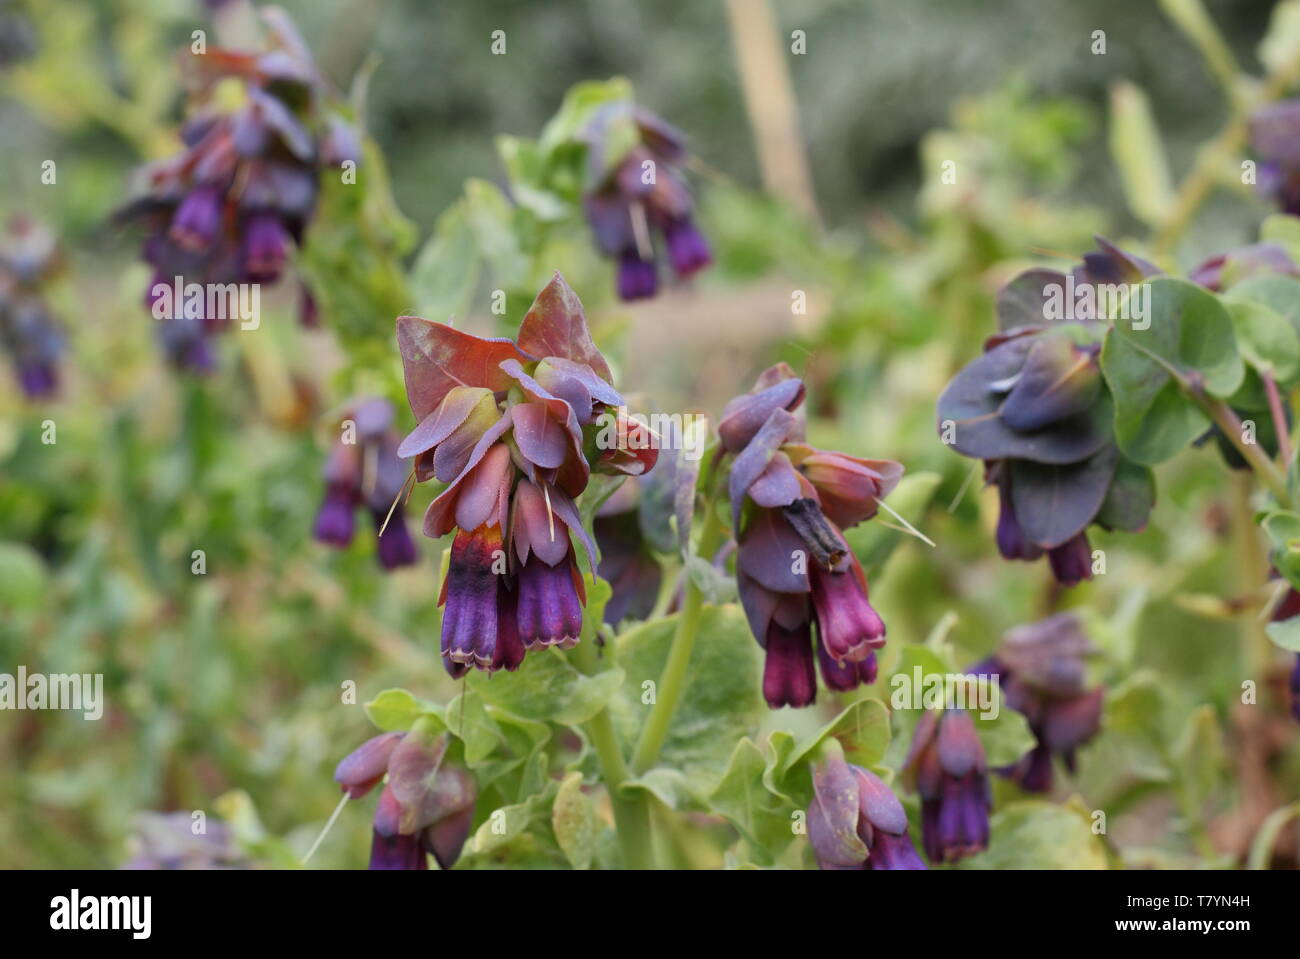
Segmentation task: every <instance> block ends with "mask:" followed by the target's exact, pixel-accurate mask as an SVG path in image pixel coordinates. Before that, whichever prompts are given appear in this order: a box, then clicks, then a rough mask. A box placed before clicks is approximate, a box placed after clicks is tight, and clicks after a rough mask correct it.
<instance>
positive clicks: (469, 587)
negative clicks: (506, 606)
mask: <svg viewBox="0 0 1300 959" xmlns="http://www.w3.org/2000/svg"><path fill="white" fill-rule="evenodd" d="M504 555H505V554H504V552H503V549H502V544H501V530H500V529H498V528H496V527H491V526H480V527H479V528H478V529H476V530H473V531H471V532H465V531H464V530H462V531H460V532H459V533H457V534H456V539H455V540H454V541H453V542H452V545H451V562H450V565H449V567H448V570H447V579H446V581H445V582H444V583H443V597H442V603H443V604H444V609H443V612H442V657H443V659H445V660H448V661H449V662H451V663H456V664H459V665H462V666H477V667H478V668H480V669H487V668H489V667H490V666H491V665H492V663H493V662H494V661H495V658H496V653H497V648H496V647H497V590H498V587H499V585H500V582H499V581H500V579H501V573H500V572H498V571H497V569H495V568H494V567H495V566H496V564H497V562H498V557H501V556H504Z"/></svg>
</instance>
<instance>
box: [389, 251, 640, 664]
mask: <svg viewBox="0 0 1300 959" xmlns="http://www.w3.org/2000/svg"><path fill="white" fill-rule="evenodd" d="M397 340H398V344H399V346H400V348H401V353H402V365H403V370H404V373H405V376H406V392H407V397H408V399H409V400H410V403H411V410H412V412H413V413H414V414H415V416H416V419H417V420H419V425H418V426H416V428H415V429H414V430H412V431H411V433H410V434H409V435H408V436H407V437H406V439H404V440H403V441H402V443H401V446H400V447H399V449H398V455H399V456H401V457H404V458H414V468H415V475H416V479H417V480H419V481H424V480H427V479H430V478H436V479H438V480H439V481H441V482H443V483H446V484H448V485H447V487H446V488H445V489H444V490H443V492H442V493H441V494H439V496H438V497H437V498H436V499H435V500H434V501H433V502H432V503H431V504H430V505H429V510H428V512H427V513H426V514H425V517H424V532H425V535H427V536H430V537H434V538H437V537H441V536H445V535H447V534H449V533H452V532H453V531H455V532H456V536H455V539H454V541H453V543H452V547H451V557H450V565H449V568H448V573H447V578H446V580H445V581H444V582H443V586H442V595H441V599H440V603H441V605H443V607H444V608H443V621H442V658H443V663H444V665H445V666H446V668H447V670H448V672H449V673H451V674H452V675H453V676H460V675H463V674H464V673H465V672H466V671H468V670H469V669H470V667H475V668H478V669H484V670H496V669H501V668H505V669H516V668H518V666H519V664H520V662H522V661H523V657H524V653H525V652H526V651H527V650H529V649H539V648H542V647H545V646H559V647H561V648H564V647H568V646H572V645H573V644H574V643H576V642H577V641H578V636H579V633H580V631H581V628H582V608H583V606H584V605H585V603H586V595H585V589H584V586H583V580H582V577H581V575H580V574H579V572H578V564H577V556H576V554H575V552H574V547H573V543H572V540H571V537H570V534H572V535H573V536H574V537H577V539H578V540H579V542H581V543H582V545H583V546H584V547H585V548H586V550H587V553H588V558H589V559H592V558H593V557H594V555H595V548H594V546H593V544H592V543H591V541H590V538H589V537H588V536H587V533H586V531H585V530H584V529H583V527H582V523H581V521H580V519H579V516H578V509H577V506H576V504H575V500H576V499H577V497H579V496H580V495H581V494H582V492H583V490H585V489H586V487H587V481H588V478H589V476H590V474H591V472H592V471H593V470H596V471H601V472H608V473H616V474H625V475H633V476H635V475H640V474H641V473H644V472H645V471H646V470H648V469H650V468H651V467H652V466H653V465H654V462H655V458H656V450H654V449H653V448H652V444H651V442H650V437H649V434H648V431H647V430H645V428H644V427H641V426H640V425H639V424H637V423H635V422H634V421H627V422H624V423H622V427H623V428H621V429H617V430H605V429H603V419H604V417H607V416H613V417H615V418H616V419H617V418H619V417H622V416H623V414H622V412H621V411H622V407H623V400H622V397H621V396H619V394H618V392H617V391H615V390H614V388H613V386H611V385H610V371H609V366H608V364H607V363H606V362H605V359H604V357H603V356H601V355H600V352H599V351H598V350H597V349H596V347H595V345H594V344H593V343H592V341H591V335H590V333H589V332H588V330H587V321H586V318H585V316H584V315H583V311H582V303H581V302H580V301H579V300H578V297H577V295H576V294H575V293H574V292H573V290H572V289H570V288H569V286H568V284H567V283H565V282H564V278H563V277H561V276H560V275H559V274H558V273H557V274H555V277H554V278H553V279H552V280H551V282H550V283H549V284H548V285H547V287H546V288H545V289H544V290H542V292H541V293H539V294H538V296H537V299H536V301H535V302H534V303H533V305H532V307H531V309H529V311H528V313H527V314H526V315H525V316H524V319H523V323H522V324H521V326H520V328H519V334H518V337H517V339H516V340H508V339H500V338H497V339H482V338H480V337H476V336H472V335H470V334H468V333H462V332H461V331H459V330H457V329H455V328H454V327H450V326H446V325H444V324H441V323H431V322H430V321H428V320H424V319H421V318H419V317H413V316H404V317H399V318H398V321H397ZM611 411H618V412H611ZM609 436H613V437H614V440H613V445H605V446H602V443H603V442H604V441H602V439H601V437H609ZM592 565H594V562H593V564H592Z"/></svg>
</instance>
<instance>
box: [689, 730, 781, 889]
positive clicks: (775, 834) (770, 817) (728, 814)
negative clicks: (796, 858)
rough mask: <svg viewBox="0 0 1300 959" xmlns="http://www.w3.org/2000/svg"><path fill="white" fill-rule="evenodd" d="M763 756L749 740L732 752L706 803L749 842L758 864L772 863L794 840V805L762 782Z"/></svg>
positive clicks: (746, 739) (764, 766)
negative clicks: (775, 793)
mask: <svg viewBox="0 0 1300 959" xmlns="http://www.w3.org/2000/svg"><path fill="white" fill-rule="evenodd" d="M766 766H767V762H766V760H765V759H764V758H763V753H762V752H761V751H760V750H759V748H758V747H757V746H755V745H754V743H753V742H752V741H751V740H750V739H749V738H747V737H746V738H744V739H741V740H740V742H738V743H736V748H735V749H734V750H732V753H731V758H730V759H729V760H728V762H727V768H726V770H725V772H724V773H723V774H722V777H721V779H719V780H718V783H717V786H715V787H714V789H713V790H712V791H711V792H710V793H709V795H708V797H707V798H708V804H709V806H710V808H712V809H713V811H714V812H716V813H717V814H718V815H720V816H722V817H723V818H724V819H726V820H727V821H728V822H729V823H731V825H733V826H734V827H735V828H736V830H737V831H738V832H739V833H740V834H741V836H743V837H744V839H745V841H746V842H747V843H749V846H750V851H751V853H752V854H753V855H754V857H755V859H757V860H758V861H760V862H762V863H764V864H768V863H771V862H772V861H773V860H774V859H775V858H776V857H777V856H778V855H779V854H780V852H781V850H782V849H784V848H785V847H786V846H787V845H789V843H790V841H791V840H792V839H793V838H794V830H793V828H792V825H793V823H794V822H795V819H794V813H795V812H796V809H795V806H794V805H793V803H791V802H790V801H789V800H788V799H786V798H784V797H782V796H777V795H774V794H773V793H772V792H771V791H769V790H768V789H767V787H766V786H765V785H764V783H763V773H764V770H765V768H766Z"/></svg>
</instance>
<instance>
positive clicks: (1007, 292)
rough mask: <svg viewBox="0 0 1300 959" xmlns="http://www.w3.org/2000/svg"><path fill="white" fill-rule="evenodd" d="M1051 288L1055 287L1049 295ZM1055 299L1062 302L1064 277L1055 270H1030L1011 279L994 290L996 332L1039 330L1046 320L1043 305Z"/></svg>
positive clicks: (1045, 308) (1045, 310)
mask: <svg viewBox="0 0 1300 959" xmlns="http://www.w3.org/2000/svg"><path fill="white" fill-rule="evenodd" d="M1051 287H1059V288H1060V289H1059V290H1057V291H1056V293H1054V294H1053V293H1050V292H1049V290H1050V288H1051ZM1050 296H1059V297H1061V298H1062V301H1064V296H1065V274H1064V273H1061V272H1059V271H1057V270H1044V269H1034V270H1026V271H1025V272H1023V273H1021V274H1019V275H1018V276H1016V277H1014V278H1013V279H1012V280H1011V281H1010V282H1009V283H1007V284H1006V285H1005V286H1004V287H1002V289H1000V290H998V299H997V311H998V329H999V330H1004V331H1005V330H1015V329H1020V328H1022V327H1026V326H1031V327H1032V326H1042V325H1043V324H1044V323H1045V322H1046V319H1047V301H1048V298H1049V297H1050Z"/></svg>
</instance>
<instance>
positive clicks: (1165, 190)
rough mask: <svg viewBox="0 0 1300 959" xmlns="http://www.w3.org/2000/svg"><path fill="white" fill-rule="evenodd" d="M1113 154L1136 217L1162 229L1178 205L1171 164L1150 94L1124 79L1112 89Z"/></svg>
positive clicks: (1129, 205)
mask: <svg viewBox="0 0 1300 959" xmlns="http://www.w3.org/2000/svg"><path fill="white" fill-rule="evenodd" d="M1110 153H1111V156H1112V157H1113V158H1114V160H1115V167H1116V168H1117V169H1118V170H1119V176H1120V183H1121V185H1122V186H1123V187H1124V199H1125V200H1126V201H1127V202H1128V207H1129V209H1130V210H1132V211H1133V215H1134V216H1136V217H1137V218H1138V219H1139V220H1141V221H1142V222H1144V223H1146V224H1147V226H1152V227H1154V226H1159V225H1160V224H1161V223H1163V222H1164V220H1165V218H1166V217H1167V216H1168V215H1169V210H1170V209H1171V208H1172V206H1173V202H1174V191H1173V186H1172V185H1171V181H1170V178H1169V163H1168V161H1167V160H1166V159H1165V148H1164V144H1163V143H1162V142H1161V139H1160V131H1159V129H1158V128H1157V127H1156V121H1155V117H1154V116H1153V115H1152V113H1151V103H1150V101H1149V100H1147V95H1146V94H1145V93H1144V92H1143V91H1142V90H1141V89H1140V88H1139V87H1136V86H1134V85H1133V84H1131V83H1128V82H1127V81H1123V80H1120V81H1117V82H1116V83H1115V84H1114V85H1113V86H1112V87H1111V90H1110Z"/></svg>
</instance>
